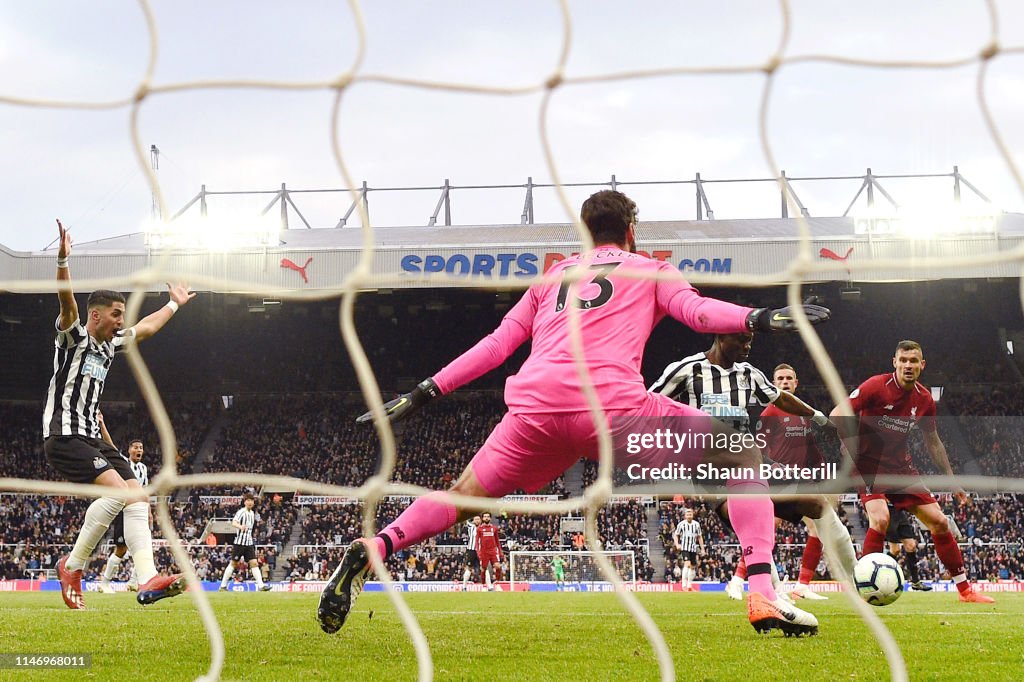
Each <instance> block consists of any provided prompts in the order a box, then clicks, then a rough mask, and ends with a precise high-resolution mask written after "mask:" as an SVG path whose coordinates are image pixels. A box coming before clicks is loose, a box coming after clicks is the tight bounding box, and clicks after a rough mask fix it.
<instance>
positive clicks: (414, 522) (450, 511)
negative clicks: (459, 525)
mask: <svg viewBox="0 0 1024 682" xmlns="http://www.w3.org/2000/svg"><path fill="white" fill-rule="evenodd" d="M447 499H448V496H447V495H446V494H445V493H442V492H433V493H430V494H428V495H424V496H423V497H420V498H417V499H416V501H415V502H413V503H412V504H411V505H409V507H408V508H407V509H406V510H405V511H404V512H402V513H401V514H399V515H398V518H397V519H395V520H394V521H393V522H391V524H389V525H388V526H387V528H385V529H384V530H382V531H381V532H379V533H377V535H376V537H374V540H375V541H376V543H377V550H378V551H379V552H380V555H381V557H384V558H386V557H388V556H390V555H392V554H394V553H395V552H397V551H398V550H400V549H405V548H406V547H411V546H412V545H415V544H419V543H420V542H422V541H424V540H426V539H427V538H432V537H434V536H435V535H439V534H441V533H442V532H443V531H445V530H447V529H448V528H451V527H452V526H453V525H455V520H456V518H457V510H456V509H455V505H453V504H450V503H449V502H448V501H447Z"/></svg>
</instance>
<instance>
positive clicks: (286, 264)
mask: <svg viewBox="0 0 1024 682" xmlns="http://www.w3.org/2000/svg"><path fill="white" fill-rule="evenodd" d="M312 262H313V257H312V256H310V257H309V258H307V259H306V263H305V265H301V266H300V265H296V264H295V262H293V261H291V260H289V259H288V258H282V259H281V267H282V268H288V269H289V270H294V271H295V272H297V273H299V274H300V275H302V281H303V282H305V283H306V284H309V277H307V276H306V268H308V267H309V264H310V263H312Z"/></svg>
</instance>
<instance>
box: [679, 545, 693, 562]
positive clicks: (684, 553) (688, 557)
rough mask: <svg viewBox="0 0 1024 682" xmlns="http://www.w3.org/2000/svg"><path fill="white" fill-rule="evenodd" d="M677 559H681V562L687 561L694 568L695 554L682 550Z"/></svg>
mask: <svg viewBox="0 0 1024 682" xmlns="http://www.w3.org/2000/svg"><path fill="white" fill-rule="evenodd" d="M679 558H680V559H682V560H683V561H689V562H690V563H691V564H692V565H694V566H696V565H697V553H696V552H691V551H690V550H688V549H684V550H683V551H682V552H680V553H679Z"/></svg>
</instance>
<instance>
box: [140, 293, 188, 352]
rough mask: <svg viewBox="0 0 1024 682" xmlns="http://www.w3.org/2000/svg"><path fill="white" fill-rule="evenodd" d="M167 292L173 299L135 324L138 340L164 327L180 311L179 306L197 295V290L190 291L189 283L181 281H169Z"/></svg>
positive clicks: (146, 337)
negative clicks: (176, 282)
mask: <svg viewBox="0 0 1024 682" xmlns="http://www.w3.org/2000/svg"><path fill="white" fill-rule="evenodd" d="M167 293H168V294H170V296H171V300H170V301H168V302H167V305H165V306H164V307H163V308H161V309H160V310H157V311H156V312H153V313H150V314H149V315H146V316H145V317H144V318H142V319H141V320H139V322H138V324H136V325H135V340H136V341H143V340H145V339H148V338H149V337H151V336H153V334H156V333H157V332H158V331H160V330H161V329H163V326H164V325H165V324H167V323H168V322H169V321H170V319H171V318H172V317H174V313H176V312H178V308H180V307H181V306H183V305H185V304H186V303H188V302H189V301H191V300H192V299H193V298H195V297H196V292H194V291H189V288H188V285H187V284H181V283H179V284H171V283H170V282H168V283H167Z"/></svg>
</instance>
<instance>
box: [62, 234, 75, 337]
mask: <svg viewBox="0 0 1024 682" xmlns="http://www.w3.org/2000/svg"><path fill="white" fill-rule="evenodd" d="M57 230H58V231H59V233H60V245H59V246H58V247H57V281H58V282H70V281H71V269H70V268H69V267H68V256H70V255H71V233H70V232H68V231H67V230H65V229H64V225H62V224H61V222H60V219H59V218H58V219H57ZM57 298H58V300H60V328H61V329H62V330H65V329H70V328H71V327H72V325H74V324H75V322H78V304H77V303H76V302H75V292H74V291H72V290H71V288H70V287H68V288H67V289H61V290H60V291H58V292H57Z"/></svg>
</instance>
